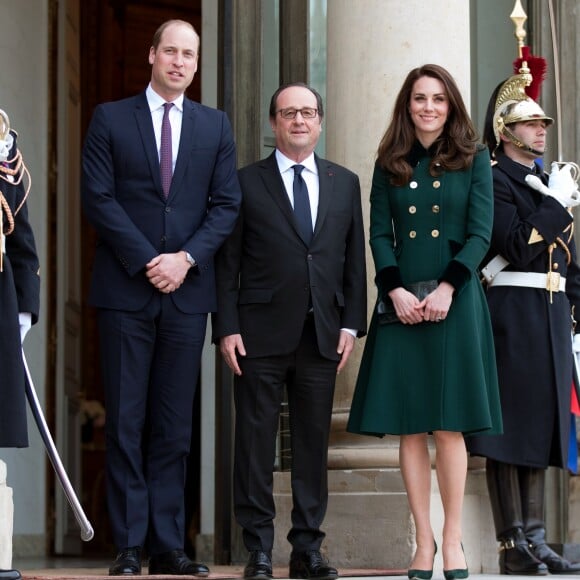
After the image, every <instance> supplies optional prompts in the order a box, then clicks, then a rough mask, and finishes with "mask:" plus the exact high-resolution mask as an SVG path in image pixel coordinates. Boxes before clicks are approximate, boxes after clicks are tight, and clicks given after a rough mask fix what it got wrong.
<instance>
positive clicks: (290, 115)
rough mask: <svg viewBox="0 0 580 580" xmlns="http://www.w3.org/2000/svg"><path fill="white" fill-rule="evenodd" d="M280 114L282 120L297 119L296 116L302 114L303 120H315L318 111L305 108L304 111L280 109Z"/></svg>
mask: <svg viewBox="0 0 580 580" xmlns="http://www.w3.org/2000/svg"><path fill="white" fill-rule="evenodd" d="M276 113H280V116H281V117H282V119H296V115H297V114H298V113H300V114H301V115H302V118H303V119H314V118H315V117H316V115H318V109H312V108H310V107H305V108H304V109H280V110H278V111H276Z"/></svg>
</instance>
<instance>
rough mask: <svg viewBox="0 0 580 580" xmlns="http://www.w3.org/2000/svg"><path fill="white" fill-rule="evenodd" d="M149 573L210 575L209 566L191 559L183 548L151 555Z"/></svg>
mask: <svg viewBox="0 0 580 580" xmlns="http://www.w3.org/2000/svg"><path fill="white" fill-rule="evenodd" d="M149 574H151V575H153V574H170V575H173V576H200V577H205V576H208V575H209V568H208V567H207V566H204V565H203V564H198V563H197V562H193V561H192V560H190V559H189V558H188V557H187V554H186V553H185V552H184V551H183V550H171V552H164V553H163V554H156V555H155V556H151V558H150V560H149Z"/></svg>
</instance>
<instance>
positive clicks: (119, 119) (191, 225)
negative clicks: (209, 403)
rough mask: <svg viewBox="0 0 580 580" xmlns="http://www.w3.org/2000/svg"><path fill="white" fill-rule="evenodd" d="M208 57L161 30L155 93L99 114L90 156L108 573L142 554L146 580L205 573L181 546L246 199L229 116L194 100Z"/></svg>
mask: <svg viewBox="0 0 580 580" xmlns="http://www.w3.org/2000/svg"><path fill="white" fill-rule="evenodd" d="M198 55H199V36H198V35H197V33H196V31H195V30H194V28H193V27H192V26H191V25H190V24H189V23H187V22H183V21H180V20H171V21H168V22H165V23H164V24H163V25H161V26H160V27H159V29H158V30H157V32H156V33H155V36H154V37H153V45H152V47H151V49H150V51H149V63H150V64H151V65H152V74H151V82H150V84H149V86H148V87H147V89H146V90H145V91H144V92H143V93H141V94H140V95H137V96H134V97H131V98H128V99H124V100H121V101H117V102H114V103H106V104H102V105H99V106H98V107H97V108H96V109H95V112H94V115H93V119H92V121H91V125H90V127H89V130H88V134H87V138H86V142H85V145H84V149H83V181H82V202H83V208H84V211H85V213H86V216H87V218H88V220H89V221H90V223H91V224H92V225H93V226H94V227H95V229H96V231H97V234H98V242H97V248H96V253H95V262H94V268H93V278H92V284H91V289H90V296H89V300H90V303H91V304H92V305H94V306H96V308H97V319H98V326H99V334H100V348H101V359H102V360H101V362H102V369H103V382H104V389H105V403H106V410H107V421H106V441H107V499H108V510H109V515H110V519H111V525H112V530H113V539H114V542H115V545H116V547H117V549H118V553H117V558H116V559H115V561H114V563H113V564H112V566H111V567H110V569H109V574H110V575H112V576H116V575H138V574H140V573H141V556H142V551H143V549H144V548H146V549H147V552H148V555H149V557H150V561H149V573H150V574H177V575H196V576H207V575H208V573H209V570H208V568H207V567H206V566H204V565H203V564H198V563H195V562H192V561H191V560H190V559H189V558H188V557H187V556H186V555H185V553H184V551H183V549H182V548H183V542H184V532H185V530H184V528H185V523H184V521H185V516H184V483H185V470H186V459H187V456H188V453H189V446H190V435H191V428H192V426H191V417H192V405H193V398H194V393H195V388H196V383H197V378H198V374H199V366H200V358H201V351H202V345H203V342H204V337H205V331H206V324H207V313H208V312H213V311H215V310H216V287H215V275H214V264H213V258H214V254H215V253H216V251H217V250H218V248H219V247H220V246H221V244H222V242H223V241H224V239H225V238H226V237H227V236H228V235H229V233H230V232H231V231H232V229H233V227H234V224H235V221H236V218H237V215H238V211H239V206H240V198H241V193H240V188H239V184H238V180H237V176H236V153H235V144H234V141H233V135H232V130H231V126H230V123H229V121H228V119H227V116H226V115H225V114H224V113H223V112H221V111H217V110H215V109H210V108H208V107H204V106H202V105H200V104H199V103H195V102H193V101H190V100H189V99H188V98H186V97H185V96H184V92H185V90H186V89H187V87H188V86H189V85H190V84H191V81H192V80H193V77H194V74H195V72H196V70H197V63H198ZM169 103H170V104H169ZM162 167H165V169H163V168H162Z"/></svg>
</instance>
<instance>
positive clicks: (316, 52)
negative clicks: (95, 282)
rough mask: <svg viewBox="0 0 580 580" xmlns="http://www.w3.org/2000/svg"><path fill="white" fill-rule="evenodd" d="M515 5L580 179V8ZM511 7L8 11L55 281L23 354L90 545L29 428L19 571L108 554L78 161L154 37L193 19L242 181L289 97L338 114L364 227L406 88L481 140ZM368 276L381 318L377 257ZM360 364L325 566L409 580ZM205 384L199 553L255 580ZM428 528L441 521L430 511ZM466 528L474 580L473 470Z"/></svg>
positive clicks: (398, 1)
mask: <svg viewBox="0 0 580 580" xmlns="http://www.w3.org/2000/svg"><path fill="white" fill-rule="evenodd" d="M522 4H523V6H524V9H525V10H526V12H527V14H528V22H527V23H526V30H527V33H528V38H527V41H528V43H529V44H530V45H531V46H532V51H533V52H534V54H539V55H542V56H544V57H546V58H547V60H548V63H549V71H550V72H549V75H548V78H547V79H546V81H545V83H544V90H543V93H542V106H543V107H544V109H545V110H546V111H547V112H549V114H551V115H552V116H558V117H560V118H561V119H562V120H563V123H562V125H561V127H557V128H556V130H555V131H553V135H552V147H551V151H550V154H549V155H550V159H549V160H551V159H557V158H560V159H564V160H578V159H579V158H580V142H579V137H578V132H577V126H578V123H577V121H578V116H579V115H580V102H579V101H578V99H577V96H576V95H577V94H580V91H578V88H579V87H578V85H579V79H578V76H577V72H576V71H577V68H578V58H579V54H580V51H579V50H578V44H577V43H578V41H577V38H576V37H577V35H576V30H577V25H578V20H579V19H580V0H559V1H558V2H547V1H545V0H527V1H525V0H524V1H523V2H522ZM513 5H514V2H513V0H469V1H468V0H430V1H429V2H425V0H423V1H420V0H405V1H403V0H355V1H353V0H220V1H219V2H215V1H214V0H164V1H153V0H141V1H135V0H107V1H106V2H103V1H97V0H83V1H82V2H81V0H20V1H19V2H13V1H11V0H0V9H1V14H2V18H1V19H0V67H1V69H0V70H2V82H1V83H0V108H1V109H3V110H5V111H6V112H7V113H8V115H9V117H10V120H11V124H12V126H13V128H14V129H16V130H17V132H18V133H19V138H20V147H21V149H22V151H23V153H24V157H25V160H26V162H27V165H28V167H29V169H30V172H31V175H32V182H33V189H32V192H31V197H30V202H29V206H30V214H31V221H32V223H33V226H34V228H35V231H36V235H37V243H38V246H39V254H40V258H41V264H42V267H41V274H42V281H43V282H42V303H41V306H42V312H41V319H40V322H39V324H38V325H37V326H36V327H35V328H34V329H33V331H32V332H31V333H30V334H29V336H28V338H27V341H26V345H25V346H26V352H27V356H28V360H29V364H30V367H31V372H32V376H33V378H34V381H35V386H36V389H37V391H38V394H39V397H40V399H41V401H42V402H43V404H44V406H45V409H46V415H47V420H48V422H49V424H50V425H51V428H52V432H53V435H54V437H55V440H56V444H57V447H58V448H59V450H60V452H61V457H62V459H63V463H64V464H65V465H66V467H67V470H68V473H69V476H70V478H71V480H72V481H73V482H74V485H75V488H76V489H77V491H78V493H79V496H80V498H81V501H82V503H83V506H84V507H85V510H86V511H87V515H88V516H89V519H91V520H92V523H93V526H94V527H95V532H96V535H95V540H93V542H91V543H90V544H83V543H82V542H81V541H80V539H79V534H78V528H77V526H76V523H75V521H74V517H73V516H72V514H71V511H70V510H69V509H68V507H67V505H66V500H65V499H64V496H63V494H62V492H61V490H60V489H59V487H58V484H57V483H56V482H55V479H54V474H53V472H52V469H51V467H50V465H48V463H47V460H46V454H45V451H44V448H43V445H42V442H41V439H40V437H39V436H38V434H37V432H36V428H35V427H34V425H33V422H32V419H31V420H30V426H29V431H30V434H31V446H30V448H28V449H25V450H1V453H0V458H1V459H3V460H4V461H6V463H7V465H8V483H9V485H10V486H11V487H12V488H13V489H14V503H15V522H14V553H15V554H16V555H18V556H38V555H51V554H71V553H77V554H78V553H83V554H96V553H99V552H103V553H106V554H107V555H108V554H109V550H111V546H110V542H109V540H108V530H107V524H108V522H107V517H106V503H105V497H104V488H103V480H102V478H103V463H104V456H103V439H102V424H103V420H105V418H106V415H104V413H105V412H106V411H105V410H104V409H103V407H102V395H101V393H100V386H99V371H98V364H97V355H98V353H97V351H96V349H97V347H96V337H95V324H94V315H93V314H92V313H91V311H90V309H89V308H88V307H87V306H86V286H87V280H88V277H89V274H90V262H91V247H92V243H93V242H94V238H93V237H92V234H91V232H90V229H89V228H88V227H87V226H86V224H85V223H84V220H83V217H82V215H81V212H80V202H79V177H80V151H81V146H82V140H83V137H84V132H85V130H86V127H87V124H88V120H89V119H90V115H91V113H92V108H93V107H94V105H95V104H96V103H97V102H100V101H103V100H111V99H116V98H121V97H124V96H127V95H128V94H133V93H135V92H137V91H139V90H141V89H142V88H144V86H145V83H146V82H147V80H148V77H149V68H148V64H147V54H148V50H149V44H150V39H151V36H152V33H153V31H154V30H155V28H156V27H157V26H158V24H160V23H161V22H162V21H163V20H166V19H169V18H184V19H186V20H189V21H191V22H192V23H193V24H194V25H195V26H196V28H197V29H198V31H199V32H200V35H201V38H202V47H201V62H200V69H199V73H198V76H197V77H196V82H195V83H194V85H193V86H192V92H191V94H190V96H192V98H195V99H198V100H201V101H202V102H203V103H205V104H208V105H210V106H217V107H219V108H223V109H224V110H226V111H227V112H228V114H229V116H230V118H231V120H232V124H233V127H234V131H235V135H236V141H237V144H238V163H239V166H243V165H245V164H247V163H250V162H253V161H255V160H256V159H258V158H260V157H263V156H264V155H265V154H266V152H267V151H268V150H270V149H271V147H272V138H271V131H270V128H269V124H268V120H267V108H268V102H269V99H270V96H271V94H272V93H273V91H274V90H275V88H276V87H277V86H278V85H279V84H280V83H281V82H287V81H295V80H301V81H307V82H309V83H311V84H312V85H313V86H315V87H316V88H317V89H318V90H319V91H320V92H321V94H322V95H323V97H324V100H325V105H326V114H325V119H324V127H325V129H324V138H323V139H321V142H320V144H319V148H320V151H319V152H320V153H321V154H323V155H324V156H325V157H328V158H329V159H332V160H334V161H336V162H338V163H340V164H343V165H345V166H347V167H349V168H350V169H352V170H353V171H355V172H356V173H358V175H359V176H360V179H361V186H362V192H363V197H364V199H365V200H366V201H367V203H363V206H364V207H365V219H366V220H367V223H368V195H369V191H370V179H371V175H372V167H373V163H374V155H375V151H376V147H377V145H378V142H379V139H380V136H381V135H382V133H383V131H384V129H385V128H386V125H387V123H388V119H389V115H390V111H391V107H392V105H393V101H394V97H395V95H396V93H397V91H398V90H399V88H400V85H401V83H402V81H403V79H404V77H405V76H406V74H407V72H408V71H409V70H410V69H411V68H413V67H415V66H418V65H420V64H424V63H426V62H435V63H438V64H441V65H443V66H445V67H446V68H447V69H448V70H450V71H451V72H452V74H453V75H454V77H455V78H456V80H457V81H458V84H459V86H460V88H461V89H462V92H463V95H464V98H465V101H466V102H467V103H468V104H470V109H471V114H472V117H473V119H474V121H475V122H476V124H477V125H478V126H479V127H480V128H481V126H482V122H483V115H484V111H485V107H486V105H487V100H488V98H489V94H490V93H491V91H492V90H493V88H494V87H495V86H496V85H497V83H498V82H499V81H501V80H502V79H504V78H505V77H507V76H508V75H510V74H511V70H512V69H511V66H512V65H511V63H512V61H513V59H514V58H515V57H516V56H517V54H516V40H515V38H514V27H513V23H512V22H511V21H510V19H509V16H510V14H511V11H512V9H513ZM554 32H555V34H553V33H554ZM554 37H555V38H554ZM556 73H558V76H559V79H560V82H559V83H558V85H557V83H556V82H555V81H556V76H557V75H556ZM556 86H558V90H556ZM549 160H547V161H549ZM367 259H368V261H369V264H368V266H369V267H368V271H369V305H370V306H369V307H372V305H373V304H374V299H375V294H374V285H373V283H372V272H373V268H372V263H371V261H370V252H369V253H368V258H367ZM369 315H370V313H369ZM361 353H362V342H360V341H359V343H358V344H357V350H356V353H355V355H356V356H354V357H353V359H352V360H351V362H350V363H349V365H348V368H347V369H346V371H345V372H343V373H341V375H340V377H339V381H338V385H337V392H336V397H335V408H334V417H333V424H332V441H331V449H330V465H329V469H330V478H329V479H330V486H331V498H330V503H329V511H328V516H327V521H326V525H325V530H326V531H327V533H328V536H327V540H326V542H325V545H324V549H325V550H326V551H327V553H328V555H329V556H330V557H331V559H332V561H333V563H335V564H337V565H339V566H351V567H354V566H356V567H359V566H360V567H363V566H369V567H386V568H405V567H406V566H407V563H408V561H409V559H410V556H411V554H412V552H413V546H412V536H413V534H412V521H411V518H410V514H409V511H408V507H407V503H406V497H405V494H404V488H403V485H402V480H401V477H400V471H399V469H398V442H397V439H396V438H389V437H387V438H385V439H382V440H376V441H375V440H369V439H368V438H363V437H356V436H354V435H349V434H347V433H346V432H345V425H346V418H347V416H348V409H349V405H350V399H351V396H352V391H353V388H354V382H355V378H356V374H357V368H358V361H359V360H360V355H361ZM200 381H201V384H200V386H201V389H200V397H199V401H198V402H197V404H196V409H195V410H194V419H195V420H196V424H199V425H200V428H199V430H198V431H197V432H196V434H195V440H194V441H193V442H192V443H193V452H192V473H201V476H199V477H195V478H193V481H192V482H190V485H191V489H190V490H189V496H188V497H189V498H190V501H191V506H190V514H191V526H190V531H191V536H192V540H191V541H192V543H194V544H196V547H197V551H198V554H199V555H200V557H202V558H203V559H204V560H207V561H210V562H211V561H215V562H217V563H229V562H231V561H242V560H243V559H245V556H244V555H243V554H242V553H241V548H240V541H239V532H238V530H237V529H236V526H235V524H234V523H233V520H232V513H231V500H230V496H231V481H230V480H231V476H230V468H231V453H232V442H231V437H232V421H233V409H232V402H231V376H229V374H228V372H227V370H226V369H225V368H224V366H223V365H222V364H221V362H220V360H219V358H218V357H217V355H216V351H215V349H214V347H213V346H212V345H210V344H207V345H206V349H205V355H204V364H203V369H202V376H201V379H200ZM280 442H281V443H280V450H281V451H280V458H279V471H278V472H277V473H276V478H275V484H276V500H277V506H278V517H277V525H278V526H279V527H280V530H282V531H281V533H279V534H277V536H278V537H277V540H276V541H277V543H276V550H275V554H274V558H275V560H278V561H280V562H285V561H286V559H287V556H288V548H287V545H286V540H285V531H284V530H286V529H287V527H288V521H289V517H290V514H289V506H290V497H289V480H288V472H287V471H285V466H286V463H287V461H286V459H285V453H286V449H285V439H284V429H283V428H282V430H281V437H280ZM577 487H580V486H579V485H578V483H577V480H576V478H574V477H570V476H569V475H568V474H563V473H553V474H551V476H550V486H549V506H550V510H549V517H548V526H549V533H550V537H551V539H552V541H556V542H580V529H579V527H578V524H575V521H577V520H578V519H579V518H578V517H577V516H578V515H580V514H579V513H578V512H580V507H579V506H578V505H577V503H580V500H579V499H577V496H579V495H580V491H579V490H577V489H576V488H577ZM434 494H435V496H436V495H437V487H436V481H435V479H434ZM433 509H434V510H435V517H442V514H441V513H440V502H438V501H437V499H436V498H434V501H433ZM465 517H466V520H465V524H466V525H465V542H464V543H465V549H466V552H467V559H468V561H469V565H470V569H471V570H473V571H474V572H476V571H478V570H480V571H484V572H494V571H495V570H496V565H497V556H496V542H495V538H494V533H493V525H492V520H491V512H490V509H489V504H488V499H487V492H486V486H485V474H484V471H483V466H482V463H481V462H478V461H472V462H471V463H470V474H469V478H468V486H467V497H466V503H465ZM46 538H48V541H47V540H46ZM110 553H112V552H110Z"/></svg>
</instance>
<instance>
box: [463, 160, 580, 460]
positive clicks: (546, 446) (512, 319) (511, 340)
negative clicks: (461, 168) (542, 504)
mask: <svg viewBox="0 0 580 580" xmlns="http://www.w3.org/2000/svg"><path fill="white" fill-rule="evenodd" d="M497 161H498V162H497V164H496V165H495V166H494V167H493V180H494V200H495V207H494V225H493V234H492V242H491V251H490V253H489V255H488V257H487V260H486V262H485V263H487V261H488V260H489V259H490V258H492V257H494V256H495V255H496V254H501V255H502V256H503V257H504V258H506V259H507V260H508V261H509V265H508V266H507V267H506V268H505V269H504V270H503V272H536V273H540V274H547V273H549V272H552V273H553V274H552V277H553V278H552V279H553V281H554V285H553V287H554V290H553V291H551V292H550V291H549V290H547V289H545V288H534V287H517V286H512V285H506V286H503V285H502V286H500V285H498V286H495V285H493V284H492V285H491V286H490V287H488V289H487V299H488V304H489V309H490V313H491V321H492V326H493V333H494V340H495V349H496V358H497V366H498V376H499V385H500V395H501V406H502V414H503V428H504V433H503V435H496V436H479V437H470V438H469V439H468V440H467V444H468V449H469V451H470V452H471V453H472V454H474V455H482V456H484V457H489V458H491V459H494V460H496V461H501V462H504V463H510V464H514V465H524V466H530V467H538V468H542V467H547V466H548V465H553V466H557V467H565V466H566V464H567V457H568V438H569V434H570V396H571V388H572V380H573V369H574V360H573V352H572V343H571V332H572V317H571V313H572V312H573V311H575V312H576V315H577V316H580V268H579V267H578V265H577V263H576V248H575V245H574V239H573V226H572V224H573V218H572V216H571V215H570V213H569V212H568V211H567V210H566V209H565V208H564V207H562V206H561V205H560V203H559V202H558V201H556V200H555V199H553V198H551V197H548V196H545V195H543V194H541V193H539V192H537V191H535V190H533V189H532V188H530V187H529V186H528V185H527V184H526V182H525V177H526V175H528V174H529V173H533V172H534V171H532V170H531V169H528V168H527V167H525V166H523V165H521V164H519V163H516V162H514V161H512V160H511V159H510V158H508V157H507V156H505V155H503V154H498V156H497ZM536 169H537V170H538V172H539V173H541V171H540V169H539V167H537V166H536ZM542 180H543V181H544V182H545V183H546V184H547V179H546V176H545V175H542ZM485 263H484V265H485ZM558 274H559V275H560V276H561V277H562V278H565V283H564V282H563V281H560V282H559V283H558V279H557V278H558ZM540 279H541V278H540ZM564 287H565V291H561V290H559V288H564Z"/></svg>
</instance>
